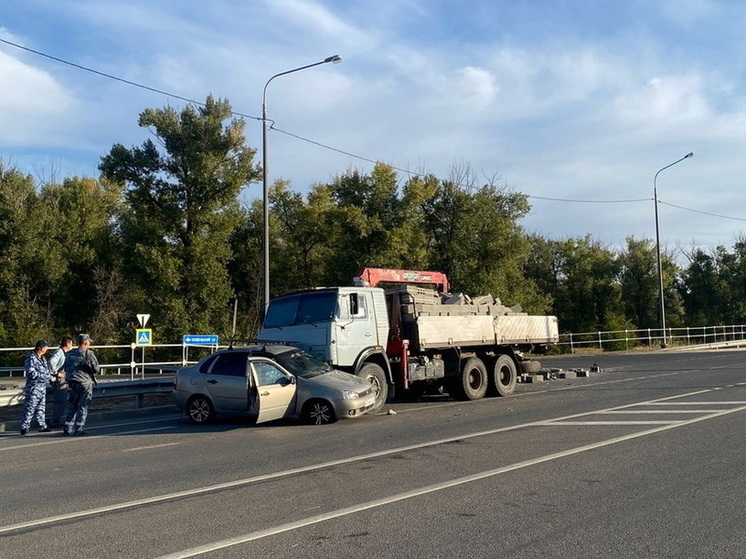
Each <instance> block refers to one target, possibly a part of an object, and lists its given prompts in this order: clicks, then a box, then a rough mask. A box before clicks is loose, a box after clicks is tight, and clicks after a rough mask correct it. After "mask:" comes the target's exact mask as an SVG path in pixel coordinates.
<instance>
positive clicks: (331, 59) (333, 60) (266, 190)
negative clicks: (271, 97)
mask: <svg viewBox="0 0 746 559" xmlns="http://www.w3.org/2000/svg"><path fill="white" fill-rule="evenodd" d="M329 62H331V63H332V64H339V63H340V62H342V58H340V56H339V55H337V54H335V55H334V56H329V57H327V58H325V59H324V60H320V61H319V62H314V63H313V64H308V65H306V66H301V67H299V68H293V69H292V70H287V71H285V72H280V73H279V74H275V75H274V76H272V77H271V78H269V79H268V80H267V83H265V84H264V89H263V90H262V195H263V214H264V225H263V229H264V243H263V260H264V274H263V282H264V306H263V307H262V319H264V316H265V315H266V313H267V307H268V306H269V185H268V183H267V165H268V162H267V131H268V130H269V121H268V120H267V86H268V85H269V82H271V81H272V80H273V79H275V78H279V77H280V76H284V75H286V74H292V73H293V72H299V71H301V70H305V69H306V68H313V67H314V66H319V65H321V64H328V63H329Z"/></svg>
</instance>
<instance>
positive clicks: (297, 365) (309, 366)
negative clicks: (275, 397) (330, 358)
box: [275, 350, 334, 378]
mask: <svg viewBox="0 0 746 559" xmlns="http://www.w3.org/2000/svg"><path fill="white" fill-rule="evenodd" d="M275 359H277V362H278V363H279V364H280V365H282V366H283V367H285V368H286V369H287V370H288V371H290V372H291V373H293V374H294V375H296V376H299V377H303V378H313V377H317V376H319V375H323V374H324V373H328V372H330V371H333V370H334V369H333V368H332V367H331V365H329V364H328V363H326V362H324V361H322V360H321V359H319V358H318V357H314V356H313V355H311V354H310V353H306V352H305V351H302V350H297V351H288V352H287V353H281V354H279V355H276V356H275Z"/></svg>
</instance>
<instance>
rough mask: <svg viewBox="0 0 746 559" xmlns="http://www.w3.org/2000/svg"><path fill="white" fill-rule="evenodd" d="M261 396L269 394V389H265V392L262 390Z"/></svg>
mask: <svg viewBox="0 0 746 559" xmlns="http://www.w3.org/2000/svg"><path fill="white" fill-rule="evenodd" d="M259 396H269V392H267V391H266V390H265V391H264V392H262V393H261V394H259Z"/></svg>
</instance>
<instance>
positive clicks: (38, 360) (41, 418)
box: [21, 340, 52, 435]
mask: <svg viewBox="0 0 746 559" xmlns="http://www.w3.org/2000/svg"><path fill="white" fill-rule="evenodd" d="M48 348H49V342H47V341H45V340H39V341H38V342H36V345H35V346H34V349H33V351H31V352H30V353H29V354H28V356H26V361H25V363H24V366H23V369H24V371H25V372H26V387H25V388H24V391H23V395H24V397H25V399H26V401H25V403H24V406H23V419H22V420H21V435H25V434H26V433H28V430H29V427H31V420H32V419H33V418H34V416H35V417H36V422H37V423H38V424H39V432H40V433H47V432H49V431H50V429H49V427H47V419H46V411H47V410H46V406H47V383H48V382H50V381H51V380H52V370H51V369H50V368H49V362H48V361H47V359H46V357H44V354H45V353H46V352H47V349H48Z"/></svg>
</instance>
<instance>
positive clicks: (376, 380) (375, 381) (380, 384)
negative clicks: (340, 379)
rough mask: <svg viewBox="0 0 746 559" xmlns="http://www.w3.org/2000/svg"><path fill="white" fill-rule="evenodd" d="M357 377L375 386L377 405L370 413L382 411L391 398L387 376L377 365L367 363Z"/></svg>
mask: <svg viewBox="0 0 746 559" xmlns="http://www.w3.org/2000/svg"><path fill="white" fill-rule="evenodd" d="M357 376H359V377H362V378H364V379H365V380H367V381H368V382H369V383H371V384H372V385H373V392H375V394H376V403H375V404H373V409H372V410H370V411H369V412H368V413H376V412H378V411H380V409H381V408H382V407H383V406H384V404H385V403H386V400H387V399H388V397H389V384H388V382H386V375H385V374H384V372H383V369H382V368H381V366H380V365H377V364H375V363H366V364H365V365H363V366H362V367H361V368H360V370H359V371H358V373H357Z"/></svg>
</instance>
